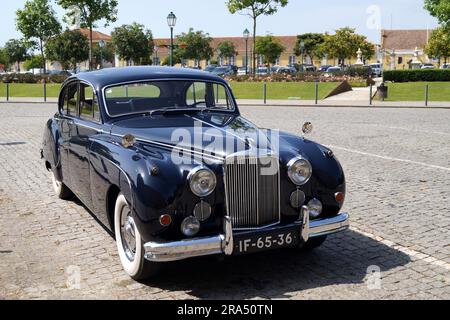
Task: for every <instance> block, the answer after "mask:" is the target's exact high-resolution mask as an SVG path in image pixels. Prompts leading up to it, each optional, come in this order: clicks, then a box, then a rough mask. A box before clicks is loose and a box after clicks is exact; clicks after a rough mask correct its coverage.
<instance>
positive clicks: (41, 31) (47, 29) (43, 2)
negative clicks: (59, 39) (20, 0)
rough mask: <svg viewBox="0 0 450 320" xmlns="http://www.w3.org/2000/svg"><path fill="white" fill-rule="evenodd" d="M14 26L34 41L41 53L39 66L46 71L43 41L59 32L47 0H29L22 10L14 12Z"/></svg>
mask: <svg viewBox="0 0 450 320" xmlns="http://www.w3.org/2000/svg"><path fill="white" fill-rule="evenodd" d="M16 27H17V30H19V31H20V32H22V34H23V36H24V38H25V39H26V40H27V41H34V42H36V43H37V47H38V49H39V51H40V53H41V61H42V65H41V66H40V67H39V68H43V69H44V73H45V72H46V71H47V69H46V63H45V53H44V49H45V47H44V46H45V43H46V42H47V41H48V40H49V39H50V38H51V37H53V36H55V35H57V34H59V33H60V32H61V25H60V23H59V22H58V19H57V18H56V13H55V11H54V10H53V8H52V6H51V5H50V3H49V1H48V0H29V1H27V2H25V6H24V8H23V9H22V10H17V12H16Z"/></svg>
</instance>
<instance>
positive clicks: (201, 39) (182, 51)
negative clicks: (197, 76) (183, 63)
mask: <svg viewBox="0 0 450 320" xmlns="http://www.w3.org/2000/svg"><path fill="white" fill-rule="evenodd" d="M176 39H177V47H176V49H175V52H174V58H177V57H179V58H180V59H188V60H198V61H200V60H209V59H211V57H212V56H213V54H214V51H213V49H212V48H211V41H212V38H211V37H210V36H209V34H207V33H204V32H203V31H194V29H192V28H191V29H189V32H188V33H184V32H183V33H182V34H180V35H178V36H177V37H176Z"/></svg>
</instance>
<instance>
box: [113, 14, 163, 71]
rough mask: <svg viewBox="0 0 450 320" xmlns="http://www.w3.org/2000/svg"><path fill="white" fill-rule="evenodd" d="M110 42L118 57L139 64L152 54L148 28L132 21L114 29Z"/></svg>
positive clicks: (150, 35)
mask: <svg viewBox="0 0 450 320" xmlns="http://www.w3.org/2000/svg"><path fill="white" fill-rule="evenodd" d="M112 42H113V45H114V48H115V49H116V52H117V53H118V54H119V56H120V58H122V59H124V60H126V61H133V62H135V63H139V64H141V63H142V61H143V60H145V59H148V58H149V57H150V56H151V55H152V54H153V47H154V42H153V35H152V33H151V31H150V30H145V28H144V26H143V25H141V24H138V23H136V22H134V23H133V24H129V25H123V26H121V27H118V28H116V29H114V31H113V32H112Z"/></svg>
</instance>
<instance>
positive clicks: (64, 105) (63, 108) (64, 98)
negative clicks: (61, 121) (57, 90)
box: [59, 87, 68, 114]
mask: <svg viewBox="0 0 450 320" xmlns="http://www.w3.org/2000/svg"><path fill="white" fill-rule="evenodd" d="M67 91H68V89H67V87H65V88H64V89H63V93H62V99H61V102H60V103H61V104H60V106H59V108H60V110H61V113H62V114H67V101H68V95H67Z"/></svg>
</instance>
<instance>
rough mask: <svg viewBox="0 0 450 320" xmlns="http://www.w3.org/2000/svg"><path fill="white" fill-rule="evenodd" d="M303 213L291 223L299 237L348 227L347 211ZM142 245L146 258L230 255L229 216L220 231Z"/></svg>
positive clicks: (165, 260)
mask: <svg viewBox="0 0 450 320" xmlns="http://www.w3.org/2000/svg"><path fill="white" fill-rule="evenodd" d="M302 216H303V217H304V219H303V221H302V220H300V221H298V222H296V223H294V224H293V225H292V226H298V227H299V228H301V230H300V232H301V238H302V240H303V241H304V242H306V241H308V240H309V239H310V238H314V237H319V236H324V235H328V234H333V233H337V232H340V231H344V230H346V229H348V227H349V215H348V214H347V213H342V214H340V215H338V216H336V217H334V218H330V219H322V220H315V221H310V220H309V211H308V209H307V208H306V207H305V208H304V209H303V215H302ZM144 248H145V258H146V259H147V260H149V261H153V262H169V261H177V260H183V259H188V258H194V257H201V256H208V255H216V254H225V255H228V256H230V255H232V254H233V250H234V243H233V228H232V225H231V219H230V218H229V217H225V218H224V231H223V234H220V235H217V236H214V237H206V238H195V239H189V240H183V241H176V242H168V243H156V242H149V243H146V244H145V245H144Z"/></svg>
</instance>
